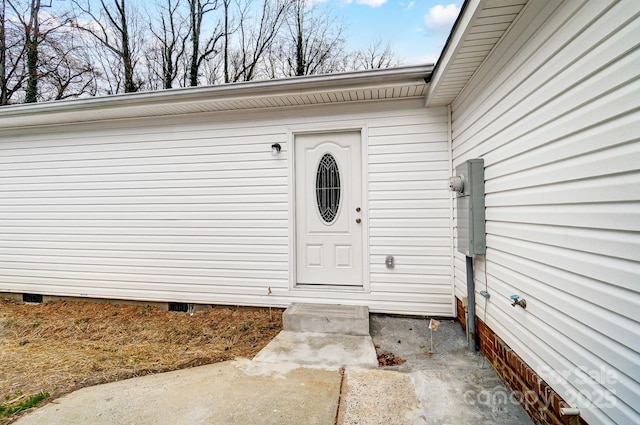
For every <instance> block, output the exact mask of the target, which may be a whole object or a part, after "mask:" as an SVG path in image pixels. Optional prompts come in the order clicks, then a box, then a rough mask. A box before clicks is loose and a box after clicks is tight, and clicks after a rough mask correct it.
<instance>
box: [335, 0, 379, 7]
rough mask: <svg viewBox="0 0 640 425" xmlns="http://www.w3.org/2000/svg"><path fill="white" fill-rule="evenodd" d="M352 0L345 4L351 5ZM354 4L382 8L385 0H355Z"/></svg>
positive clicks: (347, 0)
mask: <svg viewBox="0 0 640 425" xmlns="http://www.w3.org/2000/svg"><path fill="white" fill-rule="evenodd" d="M353 1H354V0H345V3H347V4H349V3H353ZM355 2H356V4H364V5H365V6H370V7H378V6H382V5H383V4H385V3H386V2H387V0H355Z"/></svg>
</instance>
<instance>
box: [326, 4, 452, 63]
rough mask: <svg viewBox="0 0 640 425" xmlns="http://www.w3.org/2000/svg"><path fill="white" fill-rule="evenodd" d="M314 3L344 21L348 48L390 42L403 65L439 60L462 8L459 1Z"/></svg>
mask: <svg viewBox="0 0 640 425" xmlns="http://www.w3.org/2000/svg"><path fill="white" fill-rule="evenodd" d="M315 1H316V2H319V3H324V6H325V7H329V8H330V9H331V11H332V12H333V13H334V14H335V15H336V16H338V17H342V18H343V19H344V21H345V26H346V28H347V31H348V32H347V44H348V46H349V47H350V48H354V49H358V48H362V47H365V46H367V45H368V44H369V43H370V42H372V41H375V40H382V42H383V43H387V42H389V43H390V44H391V46H392V48H393V49H394V51H395V53H396V55H397V56H398V57H399V58H400V59H401V60H402V61H403V64H404V65H412V64H418V63H429V62H435V61H436V60H437V59H438V56H439V55H440V52H441V51H442V47H443V46H444V43H445V42H446V40H447V37H448V35H449V32H450V31H451V28H452V26H453V23H454V22H455V19H456V17H457V15H458V12H459V11H460V6H461V5H462V0H456V1H437V0H324V1H323V0H315Z"/></svg>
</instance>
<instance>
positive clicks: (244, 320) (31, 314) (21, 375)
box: [0, 298, 282, 424]
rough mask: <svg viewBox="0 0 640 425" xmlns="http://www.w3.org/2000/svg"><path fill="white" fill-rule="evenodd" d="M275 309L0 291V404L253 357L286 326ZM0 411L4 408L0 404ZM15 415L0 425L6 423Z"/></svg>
mask: <svg viewBox="0 0 640 425" xmlns="http://www.w3.org/2000/svg"><path fill="white" fill-rule="evenodd" d="M281 323H282V311H281V310H278V309H273V310H272V311H269V309H249V308H232V307H230V308H226V307H224V308H222V307H220V308H211V307H207V308H206V309H205V310H202V311H196V312H195V313H193V315H191V314H189V313H177V312H166V311H162V310H159V309H157V308H152V307H141V306H129V305H111V304H94V303H81V302H64V301H59V302H55V303H46V304H23V303H18V302H14V301H9V300H6V299H2V298H0V397H2V398H1V399H0V407H4V408H7V407H8V406H10V405H11V403H17V402H19V401H21V400H23V399H24V398H25V397H28V396H32V395H33V396H35V395H37V394H39V393H49V397H48V398H47V400H48V401H50V400H52V399H55V398H56V397H59V396H61V395H63V394H66V393H68V392H71V391H74V390H77V389H79V388H82V387H86V386H90V385H96V384H101V383H105V382H111V381H116V380H120V379H125V378H130V377H134V376H141V375H146V374H150V373H156V372H164V371H170V370H175V369H181V368H186V367H191V366H198V365H203V364H209V363H215V362H220V361H224V360H229V359H233V358H235V357H246V358H251V357H253V356H254V355H255V354H257V353H258V351H260V350H261V349H262V348H263V347H264V346H265V345H266V344H267V343H268V342H269V341H270V340H271V339H272V338H273V337H274V336H275V335H276V334H277V333H278V332H279V331H280V329H281ZM0 410H1V409H0ZM10 421H11V417H9V418H8V419H7V418H5V419H3V415H2V414H0V424H5V423H9V422H10Z"/></svg>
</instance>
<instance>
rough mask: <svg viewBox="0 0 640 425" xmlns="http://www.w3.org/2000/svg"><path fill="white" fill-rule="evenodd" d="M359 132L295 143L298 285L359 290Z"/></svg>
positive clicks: (302, 137)
mask: <svg viewBox="0 0 640 425" xmlns="http://www.w3.org/2000/svg"><path fill="white" fill-rule="evenodd" d="M360 151H361V150H360V133H359V132H343V133H324V134H306V135H298V136H296V139H295V152H296V154H295V165H294V166H295V174H296V194H295V196H296V198H295V199H296V214H295V216H296V259H297V261H296V263H297V264H296V266H297V269H296V275H297V283H298V284H300V285H307V284H319V285H340V286H345V285H348V286H362V264H363V259H362V255H363V252H362V226H363V225H364V223H363V214H362V171H361V160H362V158H361V156H360V155H361V154H360Z"/></svg>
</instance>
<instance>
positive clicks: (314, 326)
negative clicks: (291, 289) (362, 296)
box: [283, 303, 369, 336]
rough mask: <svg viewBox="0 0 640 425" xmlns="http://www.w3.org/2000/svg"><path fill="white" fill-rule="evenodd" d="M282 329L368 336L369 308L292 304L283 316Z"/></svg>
mask: <svg viewBox="0 0 640 425" xmlns="http://www.w3.org/2000/svg"><path fill="white" fill-rule="evenodd" d="M283 325H284V327H283V329H284V330H285V331H291V332H319V333H329V334H340V335H359V336H365V335H366V336H368V335H369V307H365V306H352V305H339V304H305V303H293V304H291V306H289V308H287V309H286V310H285V312H284V315H283Z"/></svg>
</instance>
